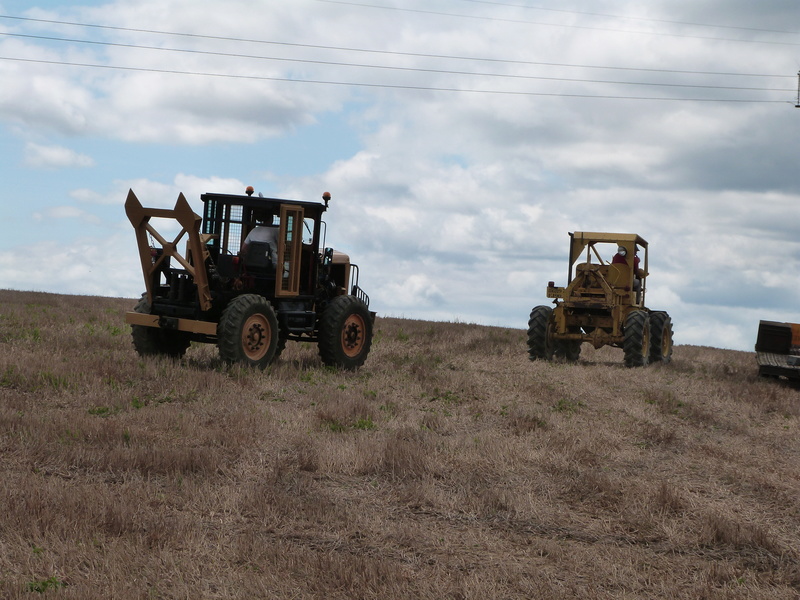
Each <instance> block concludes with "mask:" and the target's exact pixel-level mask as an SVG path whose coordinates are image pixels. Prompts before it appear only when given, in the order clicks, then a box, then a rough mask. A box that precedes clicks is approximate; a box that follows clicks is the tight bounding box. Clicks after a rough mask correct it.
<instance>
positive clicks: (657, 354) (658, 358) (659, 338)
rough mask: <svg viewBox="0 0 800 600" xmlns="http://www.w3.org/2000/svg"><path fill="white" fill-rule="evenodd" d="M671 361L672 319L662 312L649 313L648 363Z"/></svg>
mask: <svg viewBox="0 0 800 600" xmlns="http://www.w3.org/2000/svg"><path fill="white" fill-rule="evenodd" d="M670 360H672V319H671V318H670V316H669V315H668V314H667V313H666V312H664V311H656V312H651V313H650V362H651V363H657V362H662V363H668V362H669V361H670Z"/></svg>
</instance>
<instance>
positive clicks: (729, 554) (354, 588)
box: [0, 291, 800, 600]
mask: <svg viewBox="0 0 800 600" xmlns="http://www.w3.org/2000/svg"><path fill="white" fill-rule="evenodd" d="M132 305H133V301H129V300H120V299H109V298H91V297H74V296H57V295H47V294H37V293H22V292H9V291H0V451H2V454H0V457H2V458H0V460H1V461H2V462H1V463H0V464H1V465H2V480H1V481H2V483H0V506H2V507H3V510H2V512H1V513H0V597H3V598H22V597H25V598H28V597H32V596H31V594H32V593H34V594H35V593H36V592H41V593H42V594H43V596H44V597H49V598H60V597H64V598H112V597H113V598H118V599H127V598H296V599H303V598H382V599H384V598H431V599H433V598H437V599H438V598H451V599H464V600H466V599H485V598H575V597H580V598H588V599H593V598H686V599H689V598H691V599H695V598H720V599H721V598H726V599H727V598H742V599H744V598H787V599H788V598H797V597H798V595H800V572H799V571H798V564H799V563H798V558H799V555H800V552H799V551H798V548H800V527H798V523H799V522H800V503H799V502H798V498H800V466H799V465H800V460H798V459H799V458H800V436H798V429H800V394H799V393H798V390H797V389H796V388H794V387H791V386H789V385H786V384H781V383H779V382H774V381H762V380H759V379H758V378H757V377H756V364H755V360H754V356H753V355H752V354H750V353H745V352H733V351H725V350H718V349H714V348H707V347H702V348H701V347H688V346H679V347H677V348H676V350H675V357H674V361H673V363H672V364H670V365H667V366H655V367H650V368H647V369H643V370H630V369H625V368H624V367H623V366H622V356H621V351H619V350H615V349H603V350H600V351H594V350H592V349H591V348H589V347H586V346H584V348H583V352H584V355H583V357H582V359H581V361H580V362H579V363H578V364H577V365H568V364H562V363H552V364H547V363H539V362H537V363H531V362H529V361H528V360H527V356H526V352H525V339H524V332H523V331H521V330H510V329H501V328H493V327H481V326H476V325H469V324H463V323H427V322H419V321H410V320H404V319H381V318H379V319H378V320H377V322H376V337H375V342H374V345H373V352H372V354H371V355H370V357H369V359H368V361H367V363H366V365H365V366H364V367H363V368H362V369H361V370H359V371H357V372H355V373H349V372H337V371H332V370H329V369H326V368H324V367H323V366H322V365H321V363H320V361H319V359H318V358H317V355H316V348H315V347H313V346H311V345H308V344H289V347H288V348H287V350H286V351H285V353H284V355H283V357H282V358H281V360H280V361H279V362H278V363H277V364H275V365H273V366H272V367H271V368H270V369H269V370H268V371H267V372H263V373H262V372H255V371H248V370H242V369H237V368H227V367H225V366H224V365H223V364H221V363H220V361H219V360H218V359H217V357H216V353H215V348H213V347H211V346H203V345H197V346H194V345H193V346H192V348H190V350H189V352H188V353H187V356H186V358H185V359H184V360H183V361H181V362H172V361H169V360H148V361H143V360H141V359H139V358H138V357H137V356H136V355H135V354H134V352H133V349H132V346H131V344H130V336H129V332H128V329H127V327H126V326H125V325H124V322H123V316H122V315H123V312H124V311H125V310H126V309H129V308H130V307H131V306H132ZM522 321H523V322H524V316H523V317H522ZM523 324H524V323H523ZM521 326H522V325H521Z"/></svg>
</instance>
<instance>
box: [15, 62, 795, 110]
mask: <svg viewBox="0 0 800 600" xmlns="http://www.w3.org/2000/svg"><path fill="white" fill-rule="evenodd" d="M0 60H7V61H17V62H24V63H36V64H48V65H63V66H71V67H86V68H95V69H113V70H120V71H134V72H143V73H160V74H168V75H195V76H202V77H221V78H227V79H248V80H255V81H283V82H290V83H310V84H318V85H336V86H348V87H363V88H382V89H400V90H417V91H428V92H458V93H465V94H493V95H509V96H550V97H558V98H592V99H611V100H658V101H671V102H707V103H736V104H785V103H786V101H784V100H763V99H756V98H752V99H747V98H674V97H653V96H618V95H612V94H568V93H556V92H552V93H551V92H523V91H509V90H481V89H464V88H454V87H434V86H422V85H398V84H387V83H359V82H351V81H329V80H318V79H294V78H290V77H269V76H263V75H235V74H230V73H208V72H202V71H181V70H175V69H153V68H142V67H125V66H119V65H101V64H93V63H77V62H67V61H59V60H43V59H32V58H18V57H10V56H0Z"/></svg>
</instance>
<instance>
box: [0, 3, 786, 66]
mask: <svg viewBox="0 0 800 600" xmlns="http://www.w3.org/2000/svg"><path fill="white" fill-rule="evenodd" d="M320 1H324V0H320ZM0 19H13V20H18V21H31V22H35V23H48V24H51V25H68V26H72V27H86V28H90V29H98V30H108V31H123V32H127V33H146V34H153V35H163V36H175V37H182V38H195V39H205V40H216V41H225V42H243V43H249V44H266V45H273V46H285V47H294V48H308V49H317V50H337V51H343V52H357V53H365V54H376V55H388V56H405V57H416V58H435V59H445V60H458V61H469V62H483V63H498V64H508V65H535V66H548V67H567V68H579V69H608V70H612V71H641V72H649V73H676V74H691V75H720V76H732V77H791V78H792V79H794V76H793V75H783V74H770V73H734V72H730V71H697V70H689V69H656V68H649V67H622V66H614V65H590V64H575V63H557V62H543V61H532V60H512V59H502V58H487V57H480V56H459V55H452V54H430V53H424V52H402V51H397V50H376V49H368V48H355V47H348V46H326V45H321V44H301V43H296V42H280V41H275V40H264V39H254V38H241V37H231V36H219V35H208V34H200V33H187V32H180V31H164V30H158V29H142V28H135V27H119V26H114V25H100V24H95V23H80V22H75V21H60V20H53V19H36V18H32V17H19V16H13V15H2V14H0Z"/></svg>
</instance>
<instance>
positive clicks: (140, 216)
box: [125, 190, 211, 311]
mask: <svg viewBox="0 0 800 600" xmlns="http://www.w3.org/2000/svg"><path fill="white" fill-rule="evenodd" d="M125 214H126V215H128V220H129V221H130V222H131V225H133V228H134V229H135V230H136V243H137V245H138V247H139V259H140V260H141V263H142V273H143V274H144V284H145V288H146V289H147V301H148V303H150V304H151V305H152V303H153V289H152V287H153V274H154V273H155V272H156V271H157V270H158V268H159V266H160V265H161V263H162V262H163V261H164V260H166V258H167V257H170V258H174V259H175V260H176V261H177V262H178V263H180V264H181V266H183V268H184V269H186V271H187V272H188V273H189V274H190V275H191V276H192V278H193V279H194V283H195V285H196V286H197V298H198V300H199V302H200V309H201V310H203V311H207V310H210V309H211V290H210V289H209V285H208V274H207V273H206V268H205V259H206V256H207V255H208V253H207V251H206V248H205V245H204V244H203V242H202V240H201V239H200V224H201V222H202V218H201V217H200V216H199V215H197V214H195V212H194V211H193V210H192V207H191V206H189V203H188V202H187V201H186V198H185V197H184V195H183V194H179V195H178V200H177V202H175V208H173V209H169V208H145V207H143V206H142V204H141V202H139V199H138V198H137V197H136V194H134V193H133V190H128V198H127V200H125ZM153 217H159V218H164V219H174V220H175V221H177V222H178V224H179V225H180V226H181V227H182V229H181V231H180V233H179V234H178V235H177V237H176V238H175V239H174V240H173V241H171V242H168V241H167V240H165V239H164V237H163V236H162V235H161V234H159V233H158V231H156V229H155V228H154V227H153V226H152V225H151V224H150V219H151V218H153ZM147 234H150V235H151V236H153V238H155V239H156V241H158V243H159V244H161V248H162V250H163V253H162V254H161V256H160V257H159V258H158V259H157V260H153V255H152V253H151V252H150V244H149V243H148V239H147ZM184 234H188V236H189V240H188V247H189V251H188V253H187V257H184V256H183V255H181V253H180V252H179V251H178V242H180V240H181V238H182V237H183V236H184ZM189 255H191V257H192V259H193V260H194V262H195V264H194V265H192V264H191V262H190V261H189V260H188V256H189Z"/></svg>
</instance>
